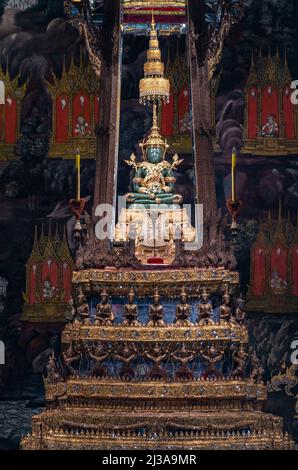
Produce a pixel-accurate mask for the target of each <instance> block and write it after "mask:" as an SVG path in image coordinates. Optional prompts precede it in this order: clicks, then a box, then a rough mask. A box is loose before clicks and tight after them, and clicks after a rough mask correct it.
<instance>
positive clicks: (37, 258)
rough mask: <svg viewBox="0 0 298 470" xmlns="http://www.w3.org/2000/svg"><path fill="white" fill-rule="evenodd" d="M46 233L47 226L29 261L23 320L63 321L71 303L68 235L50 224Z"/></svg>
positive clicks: (70, 260)
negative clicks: (53, 230) (59, 231)
mask: <svg viewBox="0 0 298 470" xmlns="http://www.w3.org/2000/svg"><path fill="white" fill-rule="evenodd" d="M48 232H49V233H48V234H47V236H46V235H45V234H44V228H42V232H41V235H40V237H38V236H37V229H36V233H35V240H34V244H33V248H32V252H31V255H30V258H29V260H28V262H27V265H26V272H27V275H26V279H27V281H26V292H25V293H24V294H23V295H24V299H25V304H24V311H23V315H22V320H23V321H29V322H38V323H44V322H46V323H48V322H50V323H51V322H63V321H65V314H66V313H67V311H68V309H69V308H70V307H71V306H70V303H71V299H72V295H71V285H72V272H73V260H72V257H71V256H70V253H69V250H68V245H67V240H66V235H65V233H64V234H63V237H62V238H61V237H60V236H59V234H58V231H57V230H56V233H55V234H52V233H51V232H52V230H51V227H49V229H48Z"/></svg>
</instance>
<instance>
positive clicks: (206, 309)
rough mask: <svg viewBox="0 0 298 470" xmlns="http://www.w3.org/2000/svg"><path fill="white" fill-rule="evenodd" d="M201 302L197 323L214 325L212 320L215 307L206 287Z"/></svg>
mask: <svg viewBox="0 0 298 470" xmlns="http://www.w3.org/2000/svg"><path fill="white" fill-rule="evenodd" d="M201 299H202V300H201V303H200V304H199V307H198V309H199V313H198V319H197V323H198V325H213V324H214V321H213V320H212V315H213V308H212V304H211V302H210V301H209V296H208V294H207V291H206V289H205V288H204V290H203V293H202V297H201Z"/></svg>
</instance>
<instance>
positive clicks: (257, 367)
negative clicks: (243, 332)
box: [250, 351, 264, 383]
mask: <svg viewBox="0 0 298 470" xmlns="http://www.w3.org/2000/svg"><path fill="white" fill-rule="evenodd" d="M263 375H264V369H263V367H262V364H261V361H260V359H259V358H258V356H257V354H256V351H254V352H253V354H252V356H251V372H250V378H251V380H252V381H253V382H255V383H259V382H262V380H263Z"/></svg>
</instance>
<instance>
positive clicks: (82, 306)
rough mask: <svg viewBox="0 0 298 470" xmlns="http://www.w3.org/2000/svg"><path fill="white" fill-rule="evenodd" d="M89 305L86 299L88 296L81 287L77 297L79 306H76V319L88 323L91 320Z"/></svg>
mask: <svg viewBox="0 0 298 470" xmlns="http://www.w3.org/2000/svg"><path fill="white" fill-rule="evenodd" d="M89 314H90V310H89V305H88V302H87V299H86V296H85V295H84V294H83V292H82V290H81V289H80V291H79V294H78V297H77V308H76V315H75V320H76V321H80V322H82V323H87V322H88V320H89Z"/></svg>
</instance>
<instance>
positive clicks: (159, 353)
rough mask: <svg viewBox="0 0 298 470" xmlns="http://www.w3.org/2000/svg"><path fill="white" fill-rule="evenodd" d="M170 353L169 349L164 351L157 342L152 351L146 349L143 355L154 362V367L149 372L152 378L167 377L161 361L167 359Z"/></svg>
mask: <svg viewBox="0 0 298 470" xmlns="http://www.w3.org/2000/svg"><path fill="white" fill-rule="evenodd" d="M168 355H169V353H168V351H167V350H165V351H163V350H162V349H161V347H160V346H159V345H158V344H157V343H156V344H155V346H154V347H153V348H152V350H151V352H149V351H148V350H147V349H145V351H144V353H143V357H144V358H146V359H149V361H152V362H153V367H152V368H151V369H150V371H149V374H148V375H149V378H150V379H162V378H165V377H166V372H165V371H164V370H163V368H162V367H161V363H162V361H164V360H165V359H167V357H168Z"/></svg>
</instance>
